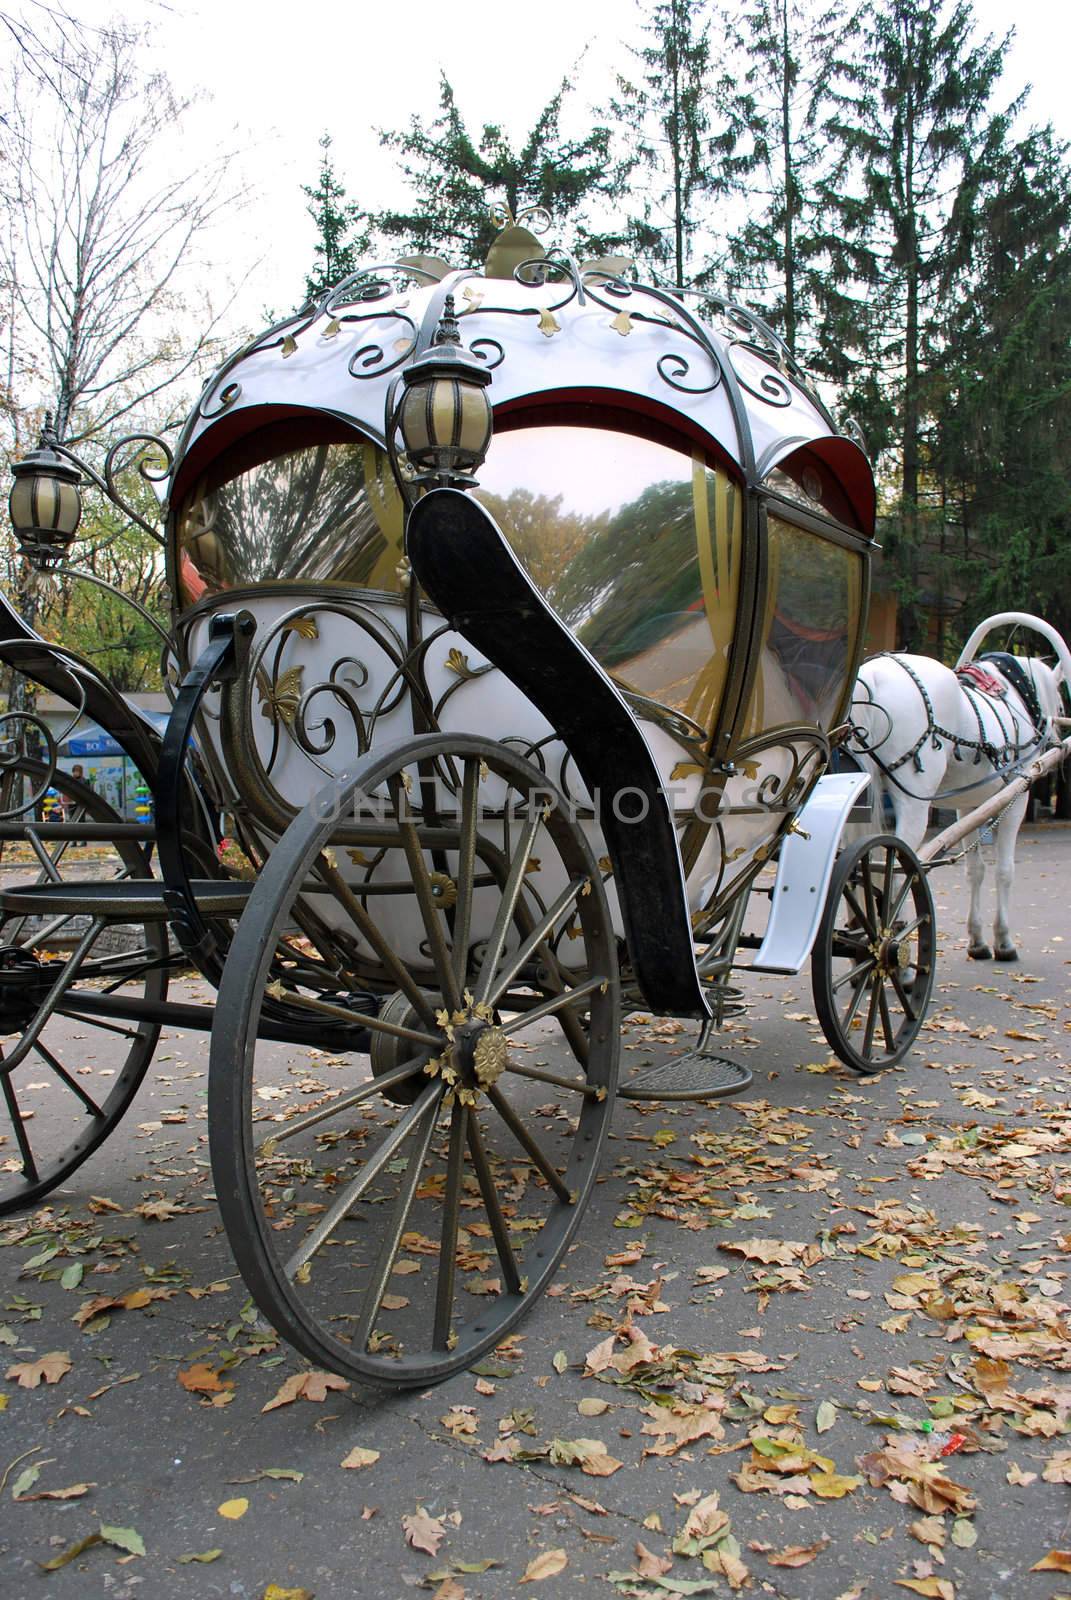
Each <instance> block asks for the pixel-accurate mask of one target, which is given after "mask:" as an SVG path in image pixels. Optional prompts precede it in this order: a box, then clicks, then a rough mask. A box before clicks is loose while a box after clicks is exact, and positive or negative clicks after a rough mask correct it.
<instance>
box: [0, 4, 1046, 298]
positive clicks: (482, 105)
mask: <svg viewBox="0 0 1071 1600" xmlns="http://www.w3.org/2000/svg"><path fill="white" fill-rule="evenodd" d="M19 3H20V0H8V4H9V5H10V6H11V7H12V9H14V7H16V6H17V5H18V4H19ZM22 3H26V0H22ZM67 4H68V5H69V7H70V9H71V11H72V12H73V14H74V15H76V16H78V17H81V18H84V19H85V20H86V21H89V22H100V21H103V20H105V19H107V18H108V17H110V16H112V15H114V14H115V12H116V10H117V8H116V6H115V5H114V3H112V4H108V3H106V0H67ZM974 9H975V12H976V15H977V17H978V19H979V23H980V25H981V26H982V27H983V28H985V29H991V30H994V31H1003V30H1005V29H1006V28H1007V27H1008V26H1009V23H1010V21H1013V22H1014V26H1015V29H1016V34H1017V37H1016V41H1015V44H1014V46H1013V49H1012V52H1011V55H1010V63H1009V75H1008V80H1007V82H1008V91H1009V95H1011V94H1013V93H1015V92H1017V91H1018V90H1019V89H1020V88H1022V87H1023V86H1025V84H1026V83H1027V82H1032V83H1033V85H1034V92H1033V94H1032V96H1031V102H1030V104H1031V115H1032V119H1033V120H1037V121H1044V120H1051V121H1052V122H1053V123H1054V124H1055V125H1056V127H1057V129H1058V131H1059V132H1060V133H1061V135H1062V136H1063V137H1065V138H1069V139H1071V104H1069V96H1068V90H1067V61H1068V56H1069V54H1071V7H1069V6H1068V4H1067V3H1066V0H1017V3H1016V4H1015V5H1014V6H1009V5H1008V4H1007V0H974ZM122 14H123V16H124V18H125V19H126V20H128V21H130V22H137V21H139V20H144V21H145V22H148V23H151V24H152V27H153V39H154V47H155V52H156V54H157V57H158V63H159V65H160V66H162V67H163V68H165V70H166V71H167V72H168V73H169V74H170V76H171V78H172V80H173V82H174V84H175V86H176V88H177V89H179V90H180V91H182V92H186V93H189V92H191V91H194V90H197V89H200V90H203V91H204V92H205V95H206V100H205V103H204V105H203V106H202V107H201V109H200V111H199V113H198V114H197V115H196V117H195V118H193V119H192V120H191V122H190V124H189V127H188V131H187V136H186V138H185V140H184V142H183V145H182V148H181V150H180V151H179V152H178V153H177V159H178V160H179V161H180V162H183V163H185V162H189V161H190V160H191V159H207V158H209V157H210V156H211V154H213V153H214V152H216V151H218V150H220V149H228V150H235V151H236V152H238V154H237V156H236V158H235V160H234V162H233V168H234V172H235V175H236V178H237V177H239V176H240V177H241V178H242V179H243V180H244V182H245V183H246V184H247V185H248V188H249V190H250V198H249V199H248V201H247V202H246V204H245V206H244V208H243V209H242V211H241V214H240V215H237V216H235V217H234V218H233V219H231V220H230V221H229V222H227V223H224V224H223V226H222V227H221V229H220V232H219V235H218V236H217V238H216V239H215V240H213V241H211V243H210V245H209V250H210V254H211V258H212V260H213V261H214V262H215V263H218V264H219V265H218V267H217V272H216V274H215V276H216V277H217V279H218V278H219V277H221V276H228V277H230V278H232V279H233V280H234V282H235V287H236V289H237V296H236V301H235V309H234V321H235V324H236V326H240V325H243V324H244V325H246V326H248V327H249V328H251V329H252V328H255V327H256V326H258V325H259V323H260V320H261V314H262V312H263V311H264V310H265V308H273V309H275V310H277V311H282V310H284V309H286V308H288V306H289V305H291V304H293V303H295V301H296V299H297V298H298V297H299V296H300V292H301V287H302V283H303V280H304V276H305V273H306V271H307V269H308V267H309V265H310V260H311V252H312V242H313V230H312V224H311V222H309V221H308V219H307V218H306V217H305V214H304V199H303V197H302V195H301V194H300V190H299V186H300V184H302V183H310V182H312V181H314V178H315V174H316V171H317V162H318V154H319V153H318V149H317V141H318V139H319V137H320V134H321V133H322V132H324V131H325V130H327V131H329V132H330V133H331V134H332V136H333V138H334V141H335V156H336V162H337V167H338V170H339V172H340V174H341V175H342V176H343V178H344V180H345V182H346V184H347V188H348V190H349V192H350V194H351V196H352V197H353V198H354V199H356V200H358V201H359V202H360V203H362V204H366V205H372V206H375V205H381V204H384V203H386V202H389V201H391V200H395V199H397V198H399V195H398V186H397V181H396V178H395V176H394V166H393V159H392V157H391V156H390V155H389V154H388V153H387V152H385V151H383V150H382V149H381V148H380V146H379V142H378V138H377V136H376V130H377V129H378V128H381V127H399V126H402V125H403V124H404V123H405V122H406V121H407V120H408V118H409V116H410V115H411V114H412V113H414V112H417V113H419V114H421V115H422V116H430V115H433V114H434V111H435V108H436V104H437V91H438V77H439V72H440V69H442V70H445V72H446V73H447V75H448V77H449V78H450V80H451V82H452V83H453V85H454V88H455V91H456V93H457V97H458V101H459V104H460V106H461V109H462V112H463V114H464V116H465V117H466V119H467V120H468V121H469V123H470V125H471V126H474V127H478V126H479V125H480V124H482V123H484V122H490V121H498V122H501V123H503V124H504V125H505V127H506V128H507V129H508V130H509V131H510V132H511V133H513V134H514V135H515V136H520V135H523V134H524V133H525V132H527V130H528V129H529V128H530V127H531V125H532V123H533V121H534V120H535V117H536V116H537V114H538V112H539V111H540V110H541V109H542V107H543V106H544V105H545V104H546V102H547V100H548V99H550V97H551V96H552V95H553V93H554V92H555V90H556V89H557V86H558V84H559V83H560V81H561V79H562V77H563V76H568V77H569V79H570V81H571V82H573V83H574V84H575V88H576V92H575V95H573V96H571V102H572V111H571V116H572V118H574V119H577V120H579V119H582V118H583V115H584V112H585V109H586V108H587V107H589V106H590V105H592V104H594V103H596V102H597V101H598V100H599V99H601V98H603V97H605V95H606V94H607V92H608V91H609V88H610V86H611V83H612V75H613V71H614V68H615V66H623V65H624V64H625V62H626V61H627V55H626V51H625V46H624V43H623V41H624V40H627V39H629V38H631V39H633V40H635V39H636V37H637V33H636V18H637V16H638V11H637V7H636V6H635V5H634V4H632V3H630V0H623V3H620V4H617V5H613V6H605V5H604V6H599V7H595V6H591V7H587V8H584V9H582V8H581V7H579V6H578V5H577V4H576V0H539V4H538V5H537V6H528V7H526V6H523V5H516V4H515V5H507V4H504V3H503V0H463V3H462V4H459V5H454V6H447V5H444V4H443V3H442V0H404V3H403V4H399V5H396V6H390V5H384V4H382V0H377V3H375V4H372V3H371V0H315V3H311V4H305V5H302V4H299V3H295V0H287V3H286V4H283V3H281V0H204V3H199V0H174V3H165V0H126V4H125V5H124V6H123V7H122ZM254 263H259V264H258V265H257V266H256V267H255V270H254V269H253V264H254ZM217 290H218V284H217Z"/></svg>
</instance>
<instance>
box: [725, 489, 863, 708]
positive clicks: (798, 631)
mask: <svg viewBox="0 0 1071 1600" xmlns="http://www.w3.org/2000/svg"><path fill="white" fill-rule="evenodd" d="M768 528H769V586H768V590H767V600H766V609H765V614H764V617H763V634H762V641H763V642H762V655H761V658H760V663H759V673H758V678H757V680H756V684H755V690H754V694H753V697H752V703H751V708H750V714H749V717H748V732H749V733H758V732H762V731H764V730H766V729H770V728H777V727H783V726H784V725H785V724H786V723H793V722H804V723H818V725H819V726H820V727H822V728H825V729H827V730H828V729H829V728H830V727H832V726H833V724H834V721H835V719H836V716H837V713H838V711H839V709H840V703H841V698H842V696H843V694H844V691H845V689H846V687H847V683H848V674H849V670H850V667H851V663H852V659H853V654H854V649H855V637H856V631H857V629H858V627H859V624H860V611H861V608H862V593H863V557H862V556H861V555H860V554H859V553H858V552H856V551H854V550H848V549H845V548H844V547H843V546H842V545H838V544H833V543H832V542H831V541H830V540H828V539H823V538H821V537H819V535H817V534H814V533H810V532H808V531H807V530H805V529H803V528H795V527H793V526H792V525H791V524H790V523H787V522H783V521H782V520H781V518H780V517H775V516H771V517H770V518H769V519H768Z"/></svg>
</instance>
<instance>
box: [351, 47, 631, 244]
mask: <svg viewBox="0 0 1071 1600" xmlns="http://www.w3.org/2000/svg"><path fill="white" fill-rule="evenodd" d="M567 92H568V84H567V82H566V81H564V80H563V82H562V85H561V88H560V89H559V90H558V92H557V94H555V95H554V96H553V98H552V99H551V100H549V101H548V102H547V104H546V106H544V108H543V110H542V111H541V112H540V114H539V116H538V117H537V119H536V122H535V125H534V126H533V127H532V129H531V131H530V132H529V133H527V134H526V135H525V137H524V138H523V139H522V140H521V141H520V143H519V144H518V145H516V146H514V145H513V144H511V142H510V140H509V139H508V138H507V136H506V134H505V132H504V131H503V129H502V128H500V127H498V126H497V125H495V124H493V123H486V124H484V127H483V129H482V131H481V133H480V135H479V138H478V139H477V138H475V137H473V135H472V134H470V133H469V131H468V129H467V127H466V126H465V123H464V120H463V118H462V116H461V112H460V111H459V110H458V107H457V103H456V101H455V99H454V91H453V88H452V87H451V85H450V82H449V80H448V79H447V78H446V76H445V74H444V75H443V77H442V81H441V87H440V99H439V115H438V116H437V117H436V118H435V120H434V121H433V122H431V123H430V124H427V125H426V124H425V123H423V122H422V121H421V119H420V118H419V117H413V119H412V121H411V122H410V124H409V127H408V128H407V129H402V130H399V131H395V132H388V133H384V134H383V135H382V140H383V143H384V144H385V145H386V147H387V148H388V149H389V150H393V151H395V153H396V154H397V156H398V158H399V167H400V170H401V173H402V176H403V177H404V178H405V179H406V181H407V182H408V184H409V185H410V187H411V189H412V191H413V203H412V205H411V206H410V208H409V209H407V210H404V211H382V212H377V213H375V214H374V215H373V216H372V217H371V219H370V220H371V223H372V226H373V227H374V228H375V229H376V230H377V231H378V232H379V233H381V234H383V235H385V236H386V238H388V239H390V240H395V241H398V242H400V244H401V245H402V247H403V248H404V249H406V250H413V251H419V252H421V253H423V254H429V255H439V256H443V257H445V258H446V259H447V260H448V261H449V262H450V263H451V264H452V265H455V266H476V265H478V264H480V263H481V262H482V261H483V260H484V259H485V257H486V255H487V252H488V250H489V249H490V247H491V244H492V243H493V242H494V238H495V235H496V233H497V231H498V228H497V225H496V223H495V222H494V220H493V219H492V216H491V206H492V204H493V203H494V202H504V204H505V205H506V206H507V207H508V209H509V211H510V213H511V214H512V215H513V216H517V215H518V214H519V213H520V212H521V211H523V210H524V209H525V208H526V207H530V206H544V207H546V209H547V210H548V211H549V213H550V214H551V216H552V217H553V219H554V222H555V225H556V227H557V228H558V229H561V230H568V232H569V235H570V237H571V238H572V239H574V240H576V239H577V238H578V237H579V239H581V240H588V241H590V246H591V248H604V247H605V245H606V244H607V243H608V241H607V240H605V239H601V238H600V239H596V237H595V236H594V235H592V234H591V233H590V232H589V230H588V228H587V217H586V205H587V203H588V202H589V201H590V200H592V199H595V198H597V197H600V196H602V197H606V196H609V195H611V194H612V193H613V192H614V180H613V177H612V174H610V173H609V170H608V168H609V134H608V131H607V130H606V128H603V127H594V128H591V129H590V130H589V131H588V132H587V133H586V134H585V135H583V137H580V138H576V139H570V138H568V137H567V136H566V135H565V134H563V132H562V129H561V113H562V103H563V101H564V99H565V96H566V94H567Z"/></svg>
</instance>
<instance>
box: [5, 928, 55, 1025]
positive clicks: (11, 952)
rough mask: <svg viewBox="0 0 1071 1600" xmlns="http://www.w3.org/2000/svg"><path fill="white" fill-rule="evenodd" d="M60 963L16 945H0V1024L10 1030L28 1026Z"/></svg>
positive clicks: (53, 979) (43, 998) (44, 996)
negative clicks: (47, 959) (45, 958)
mask: <svg viewBox="0 0 1071 1600" xmlns="http://www.w3.org/2000/svg"><path fill="white" fill-rule="evenodd" d="M61 965H62V963H60V962H57V961H43V960H42V959H41V958H40V956H38V955H36V954H34V953H33V952H31V951H29V950H20V949H19V947H18V946H17V945H4V946H2V947H0V1028H2V1029H3V1030H5V1031H8V1032H10V1031H13V1030H15V1029H20V1030H21V1029H23V1028H26V1027H28V1026H29V1024H30V1023H31V1022H32V1021H33V1019H34V1017H35V1016H36V1014H37V1011H38V1009H39V1008H40V1006H41V1004H42V1003H43V1001H44V1000H45V998H46V996H47V994H48V992H49V990H50V989H51V987H52V985H53V983H54V982H55V979H56V972H57V971H58V970H59V968H60V966H61Z"/></svg>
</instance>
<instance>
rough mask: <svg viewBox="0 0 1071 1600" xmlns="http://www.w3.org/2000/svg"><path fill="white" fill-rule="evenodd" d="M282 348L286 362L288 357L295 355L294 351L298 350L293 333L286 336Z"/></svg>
mask: <svg viewBox="0 0 1071 1600" xmlns="http://www.w3.org/2000/svg"><path fill="white" fill-rule="evenodd" d="M280 348H281V350H282V355H283V360H284V361H285V360H286V358H287V356H292V355H293V354H294V351H295V350H296V349H297V340H296V339H295V338H294V335H293V334H292V333H288V334H287V335H286V336H285V338H284V339H283V342H282V345H281V347H280Z"/></svg>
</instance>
